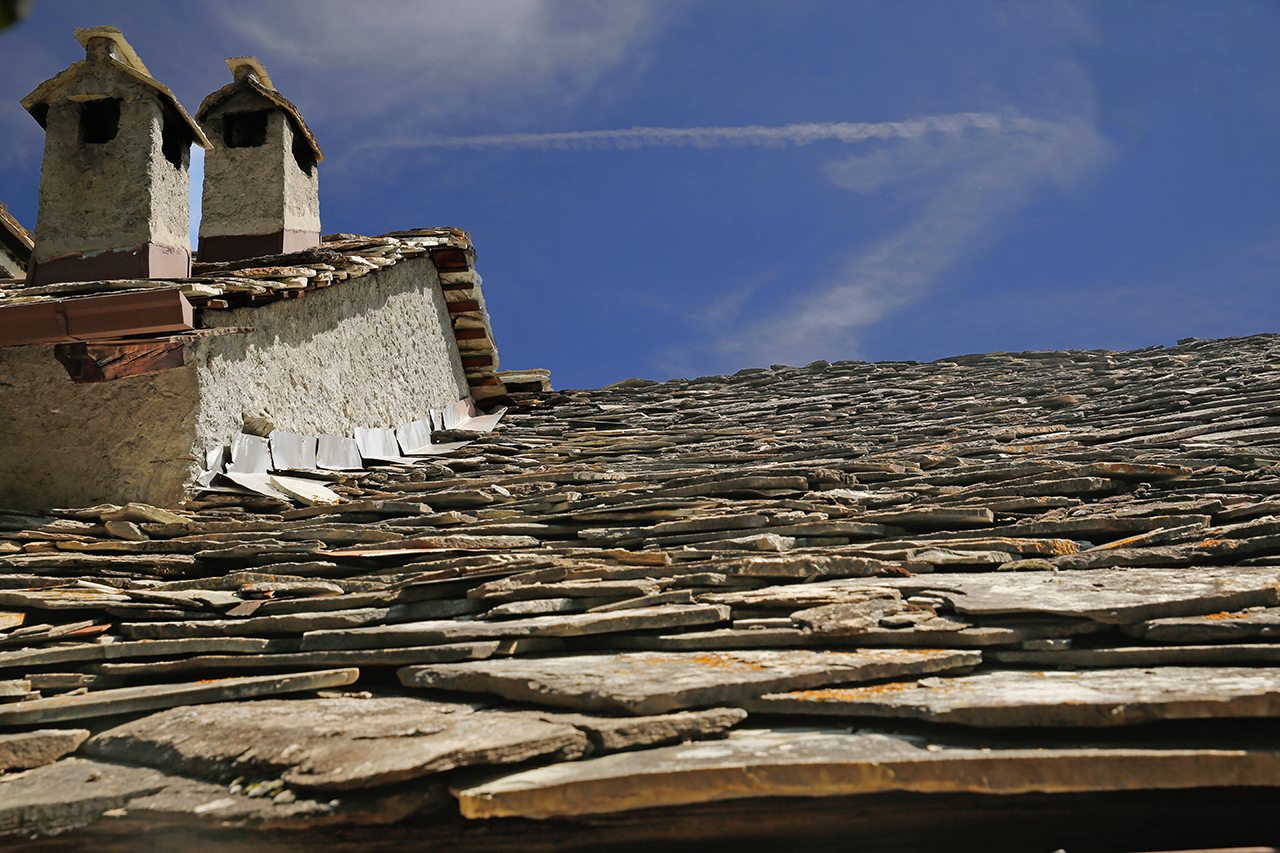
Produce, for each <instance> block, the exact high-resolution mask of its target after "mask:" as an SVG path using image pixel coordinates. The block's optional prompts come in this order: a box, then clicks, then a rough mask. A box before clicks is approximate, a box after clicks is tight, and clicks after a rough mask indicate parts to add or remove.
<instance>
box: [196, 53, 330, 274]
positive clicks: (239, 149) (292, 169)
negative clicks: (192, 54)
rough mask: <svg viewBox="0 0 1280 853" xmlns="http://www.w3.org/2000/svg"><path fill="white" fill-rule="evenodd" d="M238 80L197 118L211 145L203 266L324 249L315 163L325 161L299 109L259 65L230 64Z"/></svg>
mask: <svg viewBox="0 0 1280 853" xmlns="http://www.w3.org/2000/svg"><path fill="white" fill-rule="evenodd" d="M227 67H228V68H230V69H231V73H232V74H233V75H234V76H235V82H233V83H230V84H228V85H226V86H224V87H222V88H221V89H219V90H218V91H216V92H214V93H213V94H212V95H210V96H209V97H207V98H205V99H204V103H202V104H201V105H200V109H199V111H197V113H196V120H197V121H199V122H200V125H201V127H203V128H204V130H205V132H206V133H207V134H208V136H209V139H210V141H211V142H212V145H213V147H212V148H211V149H210V151H209V152H208V154H207V155H206V157H205V162H204V195H203V201H202V203H201V213H200V247H199V258H200V260H201V261H205V262H209V261H237V260H242V259H244V258H254V257H259V256H261V255H274V254H280V253H284V252H296V251H300V250H302V249H307V248H310V247H312V246H316V245H319V243H320V193H319V183H318V180H317V176H316V164H317V163H319V162H320V161H321V160H323V159H324V154H323V153H322V152H321V151H320V146H319V145H317V144H316V140H315V136H313V135H312V133H311V129H310V128H308V127H307V123H306V122H305V121H303V119H302V116H301V114H299V112H298V108H297V107H295V106H294V105H293V104H292V103H290V102H289V101H288V100H286V99H285V98H284V96H282V95H281V94H280V93H279V92H277V91H276V89H275V87H274V86H273V85H272V84H271V77H270V76H269V75H268V74H267V71H266V69H265V68H263V67H262V63H260V62H259V61H258V60H257V59H255V58H254V57H252V56H241V57H236V58H234V59H228V60H227Z"/></svg>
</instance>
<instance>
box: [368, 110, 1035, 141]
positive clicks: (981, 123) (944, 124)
mask: <svg viewBox="0 0 1280 853" xmlns="http://www.w3.org/2000/svg"><path fill="white" fill-rule="evenodd" d="M1042 124H1043V123H1042V122H1039V121H1036V120H1034V119H1022V118H1015V119H1010V118H1004V117H1002V116H999V115H996V114H995V113H953V114H951V115H943V116H926V117H924V118H917V119H909V120H907V121H884V122H812V123H807V124H784V125H782V126H780V127H765V126H763V125H750V126H747V127H632V128H629V129H626V130H577V131H570V132H566V133H497V134H489V135H485V136H438V135H428V136H423V137H419V138H417V139H412V140H398V141H386V142H383V143H380V144H379V143H375V144H379V147H384V146H385V147H396V148H537V149H543V150H550V149H573V150H590V149H606V148H650V147H658V146H690V147H693V148H720V147H727V146H752V145H755V146H761V147H765V148H780V147H783V146H787V145H811V144H813V143H815V142H822V141H825V140H837V141H839V142H862V141H864V140H867V139H892V138H901V137H919V136H923V135H925V134H926V133H929V132H931V131H941V132H944V133H957V132H959V131H961V130H964V129H966V128H978V129H982V130H1003V131H1035V130H1039V129H1040V128H1041V127H1042Z"/></svg>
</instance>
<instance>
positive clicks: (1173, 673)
mask: <svg viewBox="0 0 1280 853" xmlns="http://www.w3.org/2000/svg"><path fill="white" fill-rule="evenodd" d="M742 704H743V707H745V708H746V709H747V710H748V711H750V712H753V713H754V712H759V713H771V714H836V715H841V716H856V717H897V718H907V719H916V720H929V721H931V722H939V723H957V724H960V725H967V726H984V727H989V726H1080V727H1094V726H1123V725H1132V724H1135V723H1148V722H1152V721H1154V720H1176V719H1202V718H1207V717H1272V716H1276V715H1277V714H1280V668H1274V667H1256V668H1254V667H1176V666H1167V667H1157V668H1149V669H1146V668H1144V669H1138V668H1125V669H1100V670H1086V671H1081V672H1069V671H1067V672H1061V671H1036V670H997V671H993V672H983V673H977V674H974V675H964V676H958V677H954V678H925V679H921V680H919V681H915V682H896V683H893V684H881V685H876V686H873V687H843V688H827V689H822V690H805V691H798V692H792V693H776V694H770V695H766V696H761V697H760V698H758V699H755V700H751V701H748V702H744V703H742Z"/></svg>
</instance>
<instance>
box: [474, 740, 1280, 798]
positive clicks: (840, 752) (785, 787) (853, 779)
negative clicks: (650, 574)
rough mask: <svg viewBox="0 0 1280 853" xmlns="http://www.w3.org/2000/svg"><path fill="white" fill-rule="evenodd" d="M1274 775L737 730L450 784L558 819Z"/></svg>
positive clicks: (1243, 766)
mask: <svg viewBox="0 0 1280 853" xmlns="http://www.w3.org/2000/svg"><path fill="white" fill-rule="evenodd" d="M1277 784H1280V754H1277V753H1275V752H1268V751H1245V750H1225V749H1223V750H1213V749H1164V750H1162V749H973V748H955V747H952V746H949V745H945V744H941V743H927V742H922V741H921V740H920V739H913V738H906V737H901V736H893V735H886V734H875V733H858V734H850V733H849V732H848V730H847V729H842V730H822V729H790V730H788V729H776V730H768V729H765V730H760V729H752V730H743V731H739V732H734V733H732V734H731V735H730V736H729V738H728V739H726V740H722V741H716V742H714V743H689V744H681V745H679V746H669V747H661V748H658V749H650V750H644V751H642V752H629V753H619V754H617V755H608V756H603V757H600V758H592V759H588V760H586V761H578V762H573V763H570V764H556V765H552V766H549V767H539V768H535V769H532V770H525V771H522V772H519V773H514V774H511V775H509V776H504V777H501V778H498V779H494V780H491V781H486V782H484V783H481V784H476V785H471V786H464V787H460V788H456V789H455V790H454V794H455V796H457V798H458V801H459V805H460V807H461V809H462V814H463V815H464V816H465V817H468V818H473V819H474V818H497V817H522V818H533V819H547V818H564V817H574V816H580V815H591V814H605V813H615V812H625V811H631V810H636V809H647V808H663V807H671V806H684V805H692V804H696V803H708V802H716V801H722V800H734V799H746V798H762V797H832V796H844V795H851V794H870V793H876V792H882V791H917V792H922V793H942V792H968V793H981V794H1020V793H1027V792H1046V793H1060V792H1070V791H1124V790H1139V789H1151V788H1157V789H1178V788H1201V787H1217V786H1224V785H1225V786H1267V787H1274V786H1276V785H1277Z"/></svg>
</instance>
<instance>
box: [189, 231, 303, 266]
mask: <svg viewBox="0 0 1280 853" xmlns="http://www.w3.org/2000/svg"><path fill="white" fill-rule="evenodd" d="M319 245H320V232H319V231H291V230H288V229H284V230H281V231H276V232H275V233H274V234H228V235H226V236H222V237H201V238H200V251H199V252H198V253H197V257H198V258H199V259H200V262H201V263H219V262H222V261H242V260H245V259H247V258H261V257H263V256H264V255H283V254H287V253H289V252H301V251H303V250H304V249H310V248H313V247H315V246H319Z"/></svg>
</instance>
